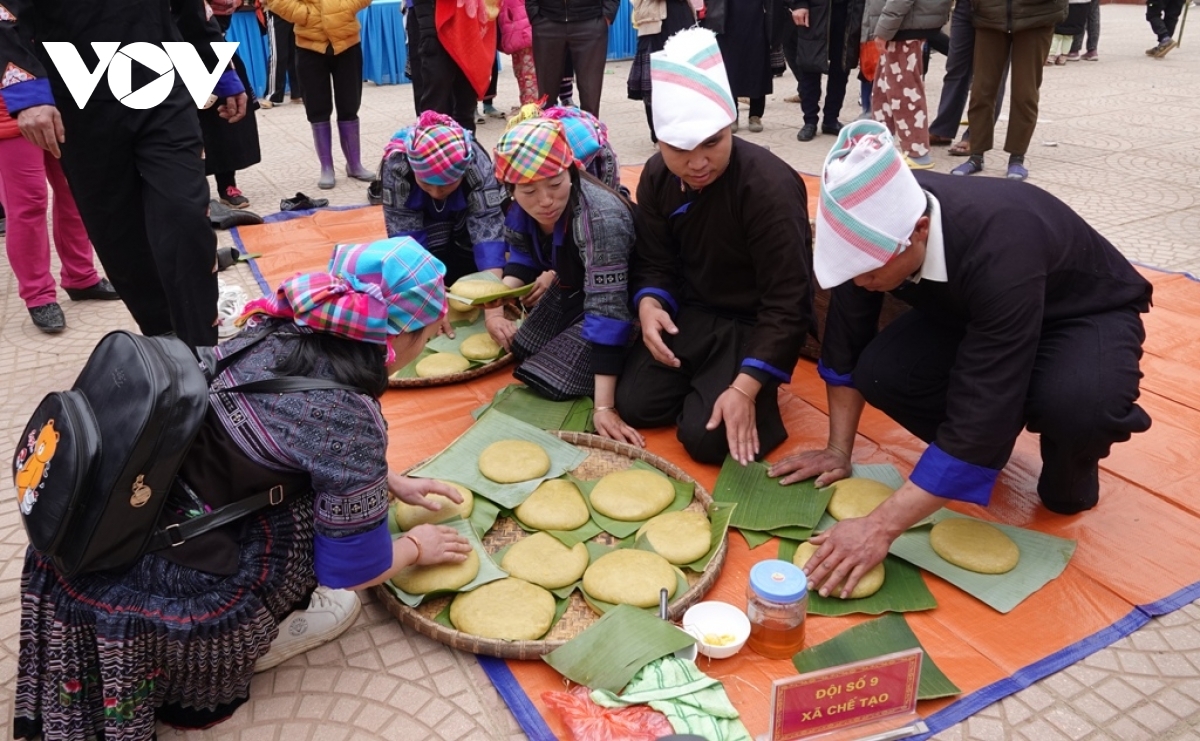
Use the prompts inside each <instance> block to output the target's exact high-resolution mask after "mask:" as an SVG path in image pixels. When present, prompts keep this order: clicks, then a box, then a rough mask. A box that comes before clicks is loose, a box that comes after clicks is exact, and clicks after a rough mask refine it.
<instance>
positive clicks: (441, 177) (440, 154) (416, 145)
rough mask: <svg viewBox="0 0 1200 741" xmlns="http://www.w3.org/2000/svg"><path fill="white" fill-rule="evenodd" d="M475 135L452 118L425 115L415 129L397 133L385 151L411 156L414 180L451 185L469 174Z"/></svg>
mask: <svg viewBox="0 0 1200 741" xmlns="http://www.w3.org/2000/svg"><path fill="white" fill-rule="evenodd" d="M472 141H473V137H472V136H471V132H469V131H467V130H466V129H464V128H463V127H462V126H459V125H458V122H457V121H455V120H454V119H452V118H450V117H449V116H443V115H442V114H440V113H436V112H434V111H425V112H424V113H422V114H421V116H420V117H419V118H418V119H417V122H416V123H415V124H413V125H412V126H409V127H407V128H404V129H401V130H400V131H397V132H396V133H395V135H393V136H392V140H391V141H390V142H388V144H387V146H386V147H384V150H383V153H384V156H385V157H386V156H387V155H389V154H391V153H392V152H394V151H397V150H399V151H402V152H404V153H405V154H406V155H408V164H409V165H411V166H412V171H413V176H415V177H416V178H417V180H420V181H421V182H423V183H428V184H429V185H451V184H452V183H457V182H458V181H459V180H461V179H462V176H463V175H465V174H466V172H467V168H468V167H470V166H471V160H472V159H473V158H474V156H475V149H474V147H472V146H471V142H472Z"/></svg>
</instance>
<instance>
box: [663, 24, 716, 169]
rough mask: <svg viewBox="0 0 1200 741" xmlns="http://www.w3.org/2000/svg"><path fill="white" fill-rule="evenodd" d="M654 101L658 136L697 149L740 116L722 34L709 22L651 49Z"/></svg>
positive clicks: (683, 147)
mask: <svg viewBox="0 0 1200 741" xmlns="http://www.w3.org/2000/svg"><path fill="white" fill-rule="evenodd" d="M650 84H651V88H652V91H653V92H652V95H651V98H650V107H651V110H652V111H653V113H654V131H655V133H656V134H657V136H658V138H659V139H660V140H662V141H664V142H666V143H667V144H670V145H671V146H673V147H677V148H679V149H686V150H692V149H695V148H696V147H698V146H700V144H701V143H702V142H703V141H704V140H705V139H707V138H709V137H710V136H712V135H713V134H715V133H717V132H718V131H720V130H721V129H723V128H725V127H726V126H728V125H730V124H731V123H733V122H734V121H735V120H736V119H737V104H736V103H735V102H734V100H733V93H731V92H730V90H729V77H728V76H727V75H726V74H725V62H724V60H722V59H721V49H720V47H718V46H717V37H716V34H714V33H713V32H712V31H709V30H708V29H706V28H689V29H687V30H685V31H680V32H679V33H677V34H675V35H674V36H672V37H671V38H669V39H667V43H666V44H665V45H664V46H663V50H662V51H659V52H655V53H653V54H651V55H650Z"/></svg>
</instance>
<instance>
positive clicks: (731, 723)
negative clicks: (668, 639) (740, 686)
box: [591, 656, 753, 741]
mask: <svg viewBox="0 0 1200 741" xmlns="http://www.w3.org/2000/svg"><path fill="white" fill-rule="evenodd" d="M591 697H592V701H593V702H595V703H596V704H597V705H602V706H604V707H606V708H617V707H623V706H625V705H649V706H650V707H652V708H654V709H655V710H657V711H658V712H660V713H662V714H663V715H665V716H667V720H669V721H670V722H671V727H672V728H673V729H675V732H676V733H694V734H696V735H697V736H700V737H702V738H705V739H708V741H753V739H751V737H750V734H749V733H748V732H747V731H746V727H745V726H744V725H742V721H741V720H739V719H738V712H737V710H735V709H734V707H733V705H732V704H731V703H730V702H729V696H728V695H726V694H725V688H724V687H723V686H722V685H721V683H720V682H719V681H718V680H716V679H713V678H712V677H709V676H707V675H706V674H704V672H702V671H700V669H698V668H697V667H696V664H695V662H692V661H687V660H685V659H677V658H675V657H674V656H664V657H663V658H661V659H659V660H658V661H653V662H651V663H649V664H647V665H646V666H645V667H643V668H642V670H641V671H640V672H638V673H637V674H636V675H634V677H633V679H631V680H630V681H629V684H628V685H626V687H625V691H624V692H623V693H621V694H620V695H619V696H618V695H615V694H613V693H612V692H609V691H608V690H593V691H592V695H591Z"/></svg>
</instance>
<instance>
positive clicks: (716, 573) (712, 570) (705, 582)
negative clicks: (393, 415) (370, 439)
mask: <svg viewBox="0 0 1200 741" xmlns="http://www.w3.org/2000/svg"><path fill="white" fill-rule="evenodd" d="M550 434H552V435H555V436H557V437H558V438H560V439H562V440H565V441H566V442H569V443H571V444H572V445H578V446H580V447H583V448H595V449H597V450H606V451H608V452H610V453H616V454H618V455H621V456H624V457H626V458H630V459H632V460H641V461H645V462H646V463H649V464H650V465H652V466H654V467H655V468H657V469H658V470H660V471H662V472H663V473H665V474H667V475H668V476H671V477H672V478H676V479H679V480H680V481H685V482H688V483H692V484H695V485H696V488H695V493H694V494H693V498H694V499H697V500H699V501H700V502H701V503H702V504H704V505H705V506H708V505H709V504H711V503H712V496H711V495H710V494H709V493H708V491H707V490H706V489H705V488H704V487H703V486H701V485H700V483H699V482H698V481H696V479H694V478H692V477H691V476H689V475H688V473H687V472H686V471H684V470H683V469H682V468H680V467H679V466H677V465H675V464H674V463H672V462H671V461H669V460H667V459H666V458H663V457H661V456H658V455H655V454H654V453H651V452H649V451H646V450H643V449H642V448H638V447H635V446H633V445H629V444H627V443H621V442H617V441H616V440H610V439H608V438H606V437H601V436H599V435H591V434H588V433H585V432H564V431H554V432H551V433H550ZM424 463H425V461H422V462H421V463H418V464H416V465H414V466H412V467H411V468H409V469H408V470H410V471H411V470H413V469H414V468H417V467H418V466H421V465H423V464H424ZM406 473H407V471H406ZM728 550H729V534H728V533H726V535H725V539H724V540H722V541H721V544H720V545H719V546H718V547H717V551H716V553H714V554H713V557H712V559H711V560H710V561H709V564H708V567H707V568H706V569H705V570H704V572H703V573H701V574H700V578H699V579H698V580H697V581H696V583H695V584H693V585H691V587H689V588H688V590H687V591H686V592H684V593H683V595H682V596H679V597H677V598H676V599H675V600H674V601H672V602H671V604H670V605H669V606H668V608H667V616H668V617H669V618H670V619H671V620H679V619H681V618H682V617H683V613H684V611H686V610H687V608H689V607H691V606H692V605H694V604H696V603H697V602H699V601H700V600H701V599H703V598H704V595H705V594H707V593H708V591H709V590H710V589H711V588H712V586H713V584H714V583H716V581H717V578H718V577H720V575H721V568H722V566H724V564H725V556H726V553H727V552H728ZM374 589H375V596H376V597H378V598H379V601H380V602H382V603H383V606H384V607H385V608H387V611H388V612H390V613H391V614H392V615H393V616H394V617H395V618H396V619H397V620H399V621H400V624H401V625H404V626H406V627H408V628H412V629H413V630H415V631H417V632H418V633H420V634H421V635H423V636H426V637H428V638H432V639H433V640H435V641H437V642H438V643H443V644H445V645H447V646H450V647H451V648H456V649H459V650H460V651H467V652H469V653H474V654H483V655H485V656H495V657H497V658H501V659H536V658H538V657H540V656H542V655H543V654H547V653H549V652H551V651H553V650H554V649H556V648H558V647H559V646H561V645H563V644H564V643H566V642H567V641H566V640H539V641H501V640H497V639H495V638H480V637H479V636H473V635H470V634H467V633H463V632H461V631H458V630H454V629H452V628H447V627H446V626H444V625H442V624H441V623H438V622H435V621H434V620H432V619H430V618H427V617H425V616H424V615H422V614H421V613H420V612H418V611H417V610H415V609H413V608H411V607H408V606H407V605H405V604H404V603H403V602H401V601H400V600H398V599H397V598H396V596H395V595H393V594H392V593H391V592H390V591H389V590H388V588H387V587H385V586H383V585H382V584H381V585H378V586H376V587H374ZM596 619H597V620H599V619H600V618H599V617H598V616H597V617H596Z"/></svg>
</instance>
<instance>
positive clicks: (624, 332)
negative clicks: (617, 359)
mask: <svg viewBox="0 0 1200 741" xmlns="http://www.w3.org/2000/svg"><path fill="white" fill-rule="evenodd" d="M632 332H633V325H632V324H630V323H629V322H626V321H622V320H620V319H610V318H609V317H606V316H597V315H595V314H584V315H583V339H585V340H587V341H588V342H594V343H596V344H598V345H614V346H617V347H625V344H626V343H627V342H629V335H630V334H631V333H632Z"/></svg>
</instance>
